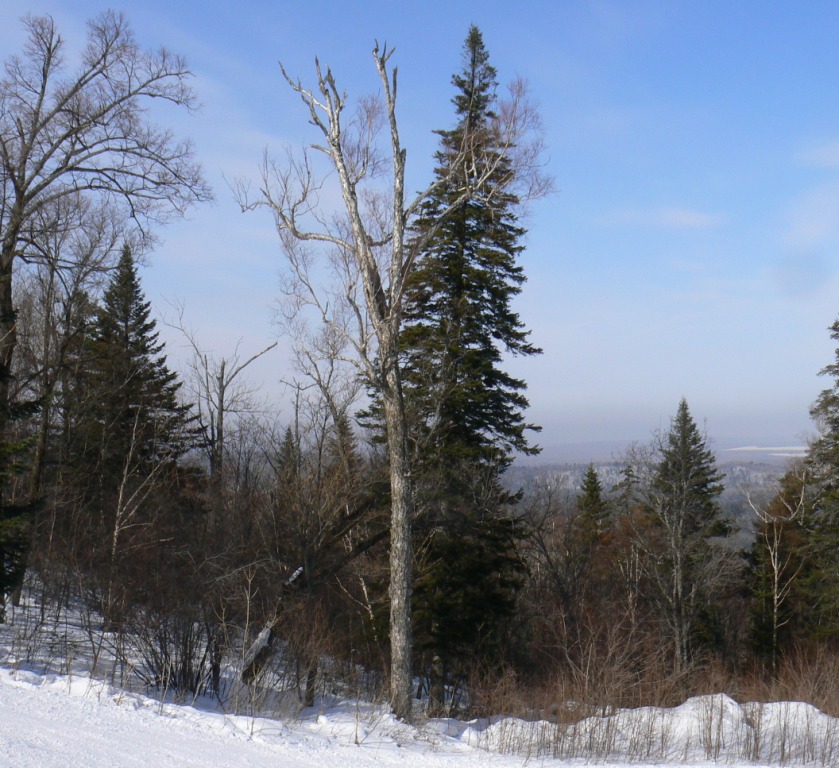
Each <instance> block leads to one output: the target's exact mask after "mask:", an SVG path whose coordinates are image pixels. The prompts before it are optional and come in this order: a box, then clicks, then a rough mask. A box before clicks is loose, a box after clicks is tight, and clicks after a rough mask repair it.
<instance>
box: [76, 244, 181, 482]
mask: <svg viewBox="0 0 839 768" xmlns="http://www.w3.org/2000/svg"><path fill="white" fill-rule="evenodd" d="M155 327H156V322H155V321H154V320H153V319H152V318H151V304H150V302H148V301H146V299H145V296H144V295H143V291H142V288H141V285H140V279H139V276H138V274H137V268H136V265H135V263H134V258H133V256H132V254H131V250H130V248H129V247H128V246H125V247H124V248H123V251H122V255H121V257H120V260H119V263H118V264H117V267H116V269H115V271H114V274H113V277H112V279H111V281H110V284H109V285H108V287H107V289H106V291H105V294H104V297H103V303H102V307H101V308H100V310H99V312H98V315H97V317H96V320H95V322H94V326H93V328H92V331H91V335H90V341H89V350H90V351H89V364H88V366H87V369H86V370H85V372H84V374H83V377H82V382H81V383H82V386H83V387H84V392H82V393H80V394H82V395H84V394H87V397H86V398H84V399H85V400H86V401H87V404H88V406H89V407H88V408H87V409H86V413H85V414H84V417H83V421H82V423H80V424H78V425H77V427H76V429H77V430H78V431H79V433H80V434H81V436H83V438H84V446H85V448H86V452H87V454H88V456H90V455H91V453H92V455H93V456H94V457H95V462H96V464H97V465H98V467H99V468H100V471H101V472H102V473H103V475H104V477H105V478H110V483H109V482H108V481H107V480H106V481H105V485H106V486H107V485H109V484H112V483H117V482H119V479H120V478H121V476H122V475H123V473H124V469H125V462H126V461H127V460H129V456H130V460H131V462H132V464H134V465H135V466H136V467H137V470H138V471H140V469H141V468H145V469H148V468H150V467H152V466H154V465H157V464H159V463H161V462H164V463H165V462H171V461H174V460H175V459H177V458H179V457H180V456H181V455H182V454H183V453H184V452H185V451H186V449H187V448H188V447H189V445H190V441H191V440H192V439H193V437H194V435H193V434H192V430H191V429H190V427H189V425H190V418H189V416H188V412H189V406H188V405H183V404H181V403H179V402H178V390H179V388H180V382H179V381H178V378H177V375H176V374H175V373H174V372H172V371H171V370H170V369H169V367H168V366H167V364H166V356H165V354H163V352H164V345H163V344H162V343H161V342H160V341H159V335H158V333H157V331H156V330H155Z"/></svg>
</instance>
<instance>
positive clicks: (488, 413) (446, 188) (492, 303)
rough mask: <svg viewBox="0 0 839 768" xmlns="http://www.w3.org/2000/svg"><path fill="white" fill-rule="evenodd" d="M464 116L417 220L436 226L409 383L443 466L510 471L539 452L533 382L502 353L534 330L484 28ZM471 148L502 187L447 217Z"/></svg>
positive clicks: (410, 309) (525, 344) (465, 82)
mask: <svg viewBox="0 0 839 768" xmlns="http://www.w3.org/2000/svg"><path fill="white" fill-rule="evenodd" d="M452 84H453V85H454V86H455V88H456V89H457V93H456V95H455V97H454V98H453V99H452V102H453V104H454V106H455V111H456V115H457V119H458V123H457V126H456V127H455V128H454V129H453V130H449V131H439V135H440V150H439V151H438V152H437V154H436V160H437V168H436V170H435V174H436V176H437V178H438V179H440V180H445V183H443V184H442V185H441V186H440V188H439V189H438V190H437V192H436V194H435V195H434V196H432V197H431V198H429V199H428V200H427V201H426V202H425V204H424V205H423V206H422V208H421V210H420V213H419V216H418V217H417V219H416V221H415V222H414V231H415V233H416V234H417V236H418V237H420V236H422V235H423V234H427V232H428V231H429V230H436V231H435V234H434V236H433V237H432V238H431V239H430V241H429V242H428V244H427V246H426V247H425V249H424V250H423V251H422V253H421V254H420V257H419V259H418V262H417V267H416V269H415V270H414V272H413V273H412V276H411V279H410V280H409V282H408V288H407V300H406V308H405V326H404V328H403V331H402V336H401V344H402V356H403V370H404V372H405V376H404V378H405V383H404V387H405V390H406V397H407V399H408V400H409V402H410V403H411V409H412V411H413V413H414V416H415V420H416V422H415V429H416V430H417V432H418V433H419V434H418V436H417V437H418V439H419V440H420V442H422V441H425V442H427V443H430V444H431V445H433V447H434V453H435V455H437V456H439V457H440V460H441V462H442V463H446V462H448V461H450V460H452V459H455V460H456V459H460V458H466V459H468V460H470V461H472V460H475V461H478V462H480V463H483V464H491V465H493V466H497V467H498V468H499V470H501V469H503V468H504V467H506V466H507V465H508V464H509V462H510V461H511V457H512V454H513V453H514V452H516V451H520V452H523V453H535V452H536V451H537V450H538V449H536V448H535V447H534V446H532V445H531V444H530V443H529V441H528V439H527V434H526V432H527V431H528V430H536V429H537V427H535V426H533V425H532V424H528V423H527V422H526V421H525V419H524V413H523V412H524V410H525V409H526V408H527V405H528V402H527V399H526V397H525V396H524V390H525V389H526V384H525V382H524V381H522V380H520V379H516V378H515V377H512V376H510V375H509V374H508V373H506V372H505V371H504V370H503V369H502V368H501V358H502V353H503V352H505V351H506V352H508V353H512V354H515V355H534V354H538V353H539V352H540V350H539V349H537V348H536V347H534V346H533V345H532V344H531V343H530V341H529V340H528V336H529V332H528V331H527V330H526V329H525V327H524V324H523V323H522V321H521V319H520V318H519V316H518V314H517V313H516V312H514V311H513V309H512V300H513V299H514V298H515V296H516V295H518V294H519V293H520V291H521V286H522V284H523V283H524V282H525V276H524V272H523V270H522V267H521V266H520V265H519V264H518V263H517V259H518V257H519V255H520V254H521V252H522V251H523V250H524V246H523V245H522V243H521V240H522V238H523V237H524V234H525V230H524V229H523V228H522V227H521V226H520V225H519V222H518V216H517V208H518V205H519V201H518V199H517V198H516V196H515V195H514V194H512V193H511V192H509V191H507V190H506V189H504V188H503V186H504V185H503V183H502V180H503V179H506V178H507V176H508V175H509V173H510V169H509V164H508V162H507V161H505V160H504V159H503V158H502V157H501V152H500V148H496V147H495V146H493V142H494V140H495V137H494V134H493V131H492V120H493V118H494V112H493V108H494V105H495V89H496V85H497V81H496V72H495V68H494V67H493V66H492V65H490V63H489V54H488V52H487V50H486V48H485V47H484V43H483V37H482V35H481V32H480V30H479V29H478V28H477V27H475V26H472V27H470V29H469V34H468V35H467V38H466V42H465V44H464V52H463V70H462V72H461V73H460V74H456V75H455V76H454V77H453V78H452ZM463 147H468V148H469V150H470V153H471V154H472V156H473V157H476V158H480V160H479V162H481V163H484V164H487V165H488V164H491V163H493V162H495V163H497V168H496V170H495V172H494V174H493V175H494V176H495V177H496V178H497V179H498V188H497V189H494V190H493V189H492V188H491V185H490V189H489V190H484V191H483V192H482V194H481V195H480V197H475V198H473V199H468V200H466V201H465V202H463V203H462V204H461V205H460V206H459V207H458V208H457V209H456V210H455V211H454V212H453V213H452V214H450V215H449V216H447V217H445V218H444V219H443V220H442V224H441V214H442V212H443V211H444V210H446V209H447V208H448V206H449V205H451V204H452V203H453V202H454V201H455V200H457V199H458V198H459V197H460V196H461V195H462V190H463V187H464V186H466V185H467V178H466V177H467V176H468V175H475V174H480V173H481V170H482V169H477V168H471V167H465V166H463V167H460V168H459V169H458V170H457V172H456V173H452V168H451V167H450V165H449V163H450V159H451V158H452V157H455V156H457V155H458V152H459V150H460V149H462V148H463Z"/></svg>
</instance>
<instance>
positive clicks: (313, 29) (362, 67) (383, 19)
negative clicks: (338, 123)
mask: <svg viewBox="0 0 839 768" xmlns="http://www.w3.org/2000/svg"><path fill="white" fill-rule="evenodd" d="M105 7H107V6H105V5H102V4H100V3H94V2H88V1H87V0H72V1H71V0H65V2H55V1H52V0H45V1H44V2H41V3H34V2H20V1H19V0H5V2H3V3H2V4H0V53H2V58H5V57H6V56H7V55H9V54H11V53H16V52H18V51H20V50H21V46H22V41H23V32H22V29H21V26H20V24H19V23H18V21H17V19H18V18H19V17H20V16H22V15H23V14H24V13H27V12H31V13H35V14H40V13H49V14H51V15H53V17H54V18H55V19H56V21H57V22H58V24H59V29H60V30H61V31H62V34H63V36H64V37H65V38H66V39H67V41H68V43H69V44H71V45H74V46H78V45H81V43H82V42H83V39H84V22H85V20H86V19H87V18H89V17H91V16H93V15H95V14H96V13H98V12H99V11H101V10H102V9H104V8H105ZM117 7H118V8H121V9H122V10H124V11H125V12H126V14H127V15H128V17H129V19H130V21H131V22H132V25H133V27H134V29H135V31H136V34H137V36H138V38H139V40H140V41H141V42H142V43H143V44H144V45H147V46H153V47H157V46H159V45H165V46H166V47H168V48H171V49H172V50H174V51H175V52H177V53H180V54H183V55H184V56H186V58H187V60H188V62H189V64H190V66H191V68H192V70H193V72H194V73H195V79H194V87H195V89H196V91H197V92H198V94H199V97H200V99H201V102H202V104H203V108H202V110H201V111H200V112H198V113H197V114H192V115H187V114H177V113H172V112H169V111H164V112H163V113H162V114H161V116H160V117H161V120H162V121H166V122H167V123H168V124H170V125H172V127H173V128H174V129H175V130H176V131H177V132H178V133H179V134H180V135H189V136H191V137H192V138H193V139H194V141H195V144H196V148H197V152H198V156H199V157H200V159H201V162H202V163H203V165H204V168H205V170H206V174H207V177H208V179H209V180H210V182H211V183H212V184H213V186H214V189H215V194H216V202H215V204H213V205H208V206H204V207H202V208H200V209H196V210H193V211H192V212H191V214H190V217H189V219H188V220H187V221H184V222H180V223H178V224H175V225H171V226H169V227H167V228H166V229H165V230H163V231H161V232H160V235H161V237H162V238H163V241H164V242H163V244H162V245H161V246H160V247H159V248H158V249H157V250H156V251H155V252H154V253H153V254H152V255H151V258H150V262H149V265H148V267H147V268H146V269H145V270H144V272H143V280H144V287H145V289H146V292H147V294H148V296H149V298H150V299H151V300H152V301H153V303H154V305H155V307H156V309H157V310H158V311H164V310H166V301H167V300H168V301H175V302H182V303H183V304H184V306H185V312H186V320H187V322H188V323H189V324H190V325H192V326H193V327H194V328H195V330H196V332H197V334H198V336H199V338H200V340H201V342H202V343H203V344H205V345H206V346H208V347H213V348H215V349H216V350H217V351H218V352H219V353H220V354H229V352H230V351H231V350H232V348H233V346H234V345H235V344H236V341H237V340H238V339H242V350H243V351H244V352H253V351H256V350H257V349H260V348H261V347H262V346H265V345H266V344H267V343H269V342H270V341H271V340H272V339H273V337H274V335H275V329H274V328H273V326H272V307H271V305H272V301H273V300H274V298H275V297H276V295H277V293H278V290H277V287H278V273H279V270H280V268H281V264H282V261H281V255H280V251H279V248H278V245H277V238H276V235H275V233H274V230H273V225H272V222H271V220H270V219H269V217H268V216H267V215H266V214H258V213H251V214H242V213H240V212H239V210H238V208H237V206H236V204H235V203H234V201H233V197H232V194H231V193H230V190H229V187H228V184H227V182H226V181H225V179H227V180H232V179H234V178H236V177H240V176H243V175H245V176H255V174H256V169H257V166H258V164H259V162H260V159H261V157H262V152H263V150H264V149H265V148H268V150H269V151H271V152H273V153H275V154H276V155H277V156H280V155H281V153H282V150H283V147H284V145H286V144H292V145H295V146H296V145H300V144H302V143H304V142H306V141H310V140H312V139H313V138H314V135H313V134H312V133H311V130H310V126H308V125H307V122H306V115H305V113H304V111H303V109H302V105H301V104H300V102H299V100H298V99H297V98H296V97H295V96H294V95H293V94H292V93H291V92H290V91H289V89H288V87H287V86H286V85H285V83H284V82H283V80H282V78H281V76H280V72H279V68H278V66H277V62H278V61H279V60H282V61H283V63H284V64H285V66H286V68H287V69H288V70H289V72H290V73H294V74H299V75H300V76H301V77H302V78H303V80H304V81H308V82H310V83H311V82H312V80H311V75H312V72H313V62H314V57H315V55H317V56H319V57H320V59H321V61H322V62H324V63H326V64H329V65H330V66H331V67H332V68H333V71H334V73H335V76H336V79H337V80H338V83H339V85H341V86H342V87H343V88H345V89H346V90H347V91H348V92H349V94H350V95H351V96H355V95H362V94H367V93H369V92H371V91H374V90H375V89H376V87H377V76H376V72H375V69H374V66H373V61H372V58H371V56H370V50H371V48H372V45H373V42H374V40H375V39H376V38H378V39H379V40H380V41H385V40H386V41H387V43H388V44H389V45H395V46H396V54H395V56H394V59H393V61H394V62H395V63H396V64H397V65H398V67H399V78H400V81H399V83H400V84H399V106H398V112H399V118H400V120H401V132H402V138H403V142H404V144H405V145H406V147H407V148H408V165H409V181H410V183H412V184H413V185H414V188H419V187H420V185H423V184H424V183H425V182H426V181H427V180H428V178H429V176H430V173H431V168H432V162H431V157H432V155H433V152H434V149H435V147H436V138H435V136H434V134H433V133H432V131H433V130H434V129H439V128H447V127H450V126H451V125H452V122H453V111H452V107H451V104H450V98H451V96H452V94H453V91H452V88H451V85H450V78H451V75H452V73H453V72H455V71H456V70H457V69H458V68H459V66H460V55H461V50H462V44H463V39H464V37H465V35H466V32H467V30H468V27H469V24H470V23H475V24H477V25H478V26H479V27H480V28H481V30H482V31H483V34H484V41H485V43H486V45H487V48H488V50H489V52H490V57H491V61H492V63H493V64H494V65H495V67H496V69H497V70H498V74H499V79H500V80H501V81H502V82H505V81H507V80H508V79H510V78H512V77H513V76H514V75H521V76H523V77H524V78H526V79H527V80H528V81H529V82H530V84H531V87H532V91H533V94H534V96H535V97H536V99H537V100H538V101H539V103H540V105H541V110H542V114H543V118H544V123H545V130H546V141H547V144H548V147H549V152H550V160H549V165H550V170H551V172H552V173H553V174H554V176H555V177H556V180H557V187H558V193H557V194H556V195H554V196H553V197H551V198H550V199H548V200H545V201H542V202H540V203H538V204H537V205H535V206H534V207H533V209H532V211H531V213H530V216H529V218H528V220H527V227H528V228H529V235H528V240H527V243H528V246H527V250H526V252H525V254H524V257H523V264H524V267H525V270H526V273H527V275H528V277H529V282H528V283H527V285H526V287H525V290H524V293H523V295H522V297H521V300H520V302H519V303H518V308H519V310H520V313H521V316H522V318H523V320H524V321H525V322H526V324H527V325H528V326H529V327H530V328H532V329H533V334H532V339H533V341H534V342H535V343H536V344H537V345H539V346H541V347H542V348H543V349H544V354H543V355H542V356H541V357H538V358H532V359H528V360H525V361H513V362H511V364H510V368H511V369H512V370H513V371H514V372H515V373H516V374H517V375H520V376H522V377H523V378H525V379H526V380H527V381H528V382H529V387H530V389H529V395H530V400H531V405H532V408H531V413H530V414H529V417H530V419H531V420H533V421H535V422H537V423H541V424H542V425H543V426H544V432H543V434H542V435H541V437H540V439H539V442H540V443H541V444H543V445H545V446H550V445H552V444H556V443H565V442H578V441H594V440H631V439H640V440H644V439H646V438H647V437H648V436H649V435H650V432H651V431H652V430H654V429H656V428H658V427H661V426H666V424H667V422H668V419H669V417H670V416H671V415H672V414H673V413H674V412H675V410H676V406H677V404H678V401H679V399H680V398H681V397H682V396H684V397H686V398H687V399H688V402H689V404H690V406H691V410H692V412H693V414H694V416H695V417H696V418H697V420H699V421H703V420H704V421H705V422H706V424H707V429H708V432H709V434H710V435H711V436H712V437H713V438H714V439H715V440H717V441H719V442H720V443H725V442H728V441H732V440H735V441H745V442H766V441H772V442H778V441H783V442H786V443H794V442H796V441H797V438H800V437H802V436H804V435H805V434H807V433H809V432H810V431H811V426H810V420H809V416H808V410H809V407H810V405H811V403H812V401H813V400H814V399H815V397H816V396H817V394H818V392H819V391H820V389H822V388H823V387H824V386H826V385H827V381H826V380H823V379H820V378H819V377H818V376H817V373H818V371H819V370H820V369H821V368H822V367H823V366H824V365H826V364H828V363H829V362H831V360H832V358H833V344H832V342H831V340H830V338H829V335H828V332H827V330H826V329H827V326H829V325H830V324H831V323H832V322H833V320H834V319H835V317H836V315H837V313H839V90H837V83H839V45H837V35H839V3H835V2H818V1H817V0H811V1H810V2H806V3H793V2H771V1H770V2H766V1H765V0H764V1H762V2H736V3H732V2H730V0H725V1H722V2H714V1H713V0H695V1H694V2H680V1H679V0H662V1H661V2H653V1H651V2H632V1H631V0H615V1H614V2H582V1H580V2H525V3H518V4H513V3H509V2H490V1H487V0H484V1H483V2H480V3H462V2H457V0H454V1H452V0H448V2H437V0H430V1H426V2H422V3H399V2H388V3H378V2H362V3H350V2H340V3H339V2H325V1H324V2H319V1H318V0H310V1H309V2H301V0H296V1H295V2H287V1H285V0H273V1H272V2H246V1H243V2H238V3H235V4H234V3H223V2H217V3H206V2H201V3H198V2H186V1H179V0H166V2H162V1H161V0H144V2H137V3H123V5H122V6H117ZM170 314H171V311H170ZM165 335H166V338H167V339H169V354H170V358H171V359H172V360H173V361H178V360H179V359H180V358H181V356H182V354H184V353H183V352H182V350H181V349H180V341H179V340H178V339H177V337H176V336H175V335H174V334H173V333H170V332H166V334H165ZM252 371H253V378H255V379H257V380H258V381H260V382H261V383H263V386H264V389H265V392H266V393H276V395H277V397H280V396H281V392H282V388H281V386H280V385H279V384H278V381H279V380H280V379H281V378H283V377H287V376H288V375H289V371H288V362H287V357H286V354H285V352H284V351H283V350H282V347H280V348H278V349H277V350H275V351H274V352H273V353H271V355H270V356H269V357H268V358H266V359H265V360H264V361H261V363H260V364H259V366H258V367H254V368H253V369H252ZM285 410H286V411H287V408H286V409H285Z"/></svg>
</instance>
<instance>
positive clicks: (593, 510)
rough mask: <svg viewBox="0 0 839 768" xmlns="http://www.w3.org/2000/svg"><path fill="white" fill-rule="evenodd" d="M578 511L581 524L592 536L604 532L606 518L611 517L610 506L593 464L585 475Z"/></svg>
mask: <svg viewBox="0 0 839 768" xmlns="http://www.w3.org/2000/svg"><path fill="white" fill-rule="evenodd" d="M577 509H578V510H579V512H580V519H581V523H582V525H583V526H584V527H585V529H586V530H587V531H590V532H591V533H592V534H597V533H599V532H600V531H602V529H603V525H604V522H605V520H606V517H607V516H608V515H609V505H608V504H607V503H606V500H605V499H604V498H603V485H602V483H601V482H600V478H599V477H598V475H597V470H596V469H595V468H594V465H593V464H589V465H588V467H587V469H586V473H585V475H583V483H582V487H581V488H580V495H579V497H578V498H577Z"/></svg>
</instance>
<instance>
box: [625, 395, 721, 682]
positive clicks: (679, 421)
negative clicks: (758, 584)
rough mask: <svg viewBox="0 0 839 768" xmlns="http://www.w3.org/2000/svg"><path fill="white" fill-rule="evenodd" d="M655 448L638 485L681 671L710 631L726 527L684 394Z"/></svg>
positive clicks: (717, 485)
mask: <svg viewBox="0 0 839 768" xmlns="http://www.w3.org/2000/svg"><path fill="white" fill-rule="evenodd" d="M656 449H657V458H658V460H657V462H656V463H655V465H654V466H653V467H652V476H651V477H650V478H649V479H648V480H647V482H646V483H643V484H642V485H641V487H640V489H639V490H640V493H641V502H642V504H643V506H644V508H645V510H646V512H647V515H648V517H649V520H650V523H651V524H650V526H649V529H648V530H646V531H644V533H643V535H642V537H641V538H642V542H641V544H642V546H643V548H644V549H645V550H646V552H647V554H648V556H649V561H650V563H651V573H650V575H651V577H652V579H653V582H654V583H655V585H656V591H657V599H658V602H659V605H660V608H661V614H662V619H663V621H664V624H665V626H666V627H667V629H668V630H669V633H670V635H671V639H672V643H673V645H672V647H673V658H674V664H675V669H676V671H677V672H681V671H683V670H684V668H685V666H686V664H687V663H688V662H689V660H690V658H691V656H692V652H693V650H694V648H695V646H696V635H697V634H698V633H702V632H704V633H705V634H708V633H710V632H711V631H712V627H711V624H712V623H713V620H712V617H711V616H710V613H709V612H710V608H711V606H712V604H713V601H714V594H713V593H714V589H715V587H716V586H718V584H719V579H720V578H721V577H722V576H723V575H724V573H725V569H724V568H723V567H722V552H721V550H720V548H719V547H718V546H716V545H715V544H714V541H713V539H714V538H715V537H719V536H723V535H725V534H726V533H727V532H728V526H727V524H726V522H725V520H724V519H723V517H722V511H721V509H720V507H719V504H718V503H717V499H718V497H719V495H720V494H721V493H722V490H723V486H722V479H723V476H722V474H721V473H720V472H719V471H718V470H717V467H716V460H715V459H714V455H713V453H712V452H711V451H710V449H709V448H708V446H707V444H706V441H705V438H704V437H703V435H702V433H701V432H700V431H699V428H698V427H697V426H696V422H695V421H694V420H693V417H692V416H691V414H690V410H689V408H688V404H687V401H686V400H685V399H684V398H683V399H682V400H681V402H680V403H679V408H678V410H677V412H676V415H675V416H674V417H673V419H672V421H671V423H670V429H669V430H668V431H667V432H666V433H665V434H664V435H663V436H662V437H661V438H660V440H659V443H658V445H657V446H656Z"/></svg>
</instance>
